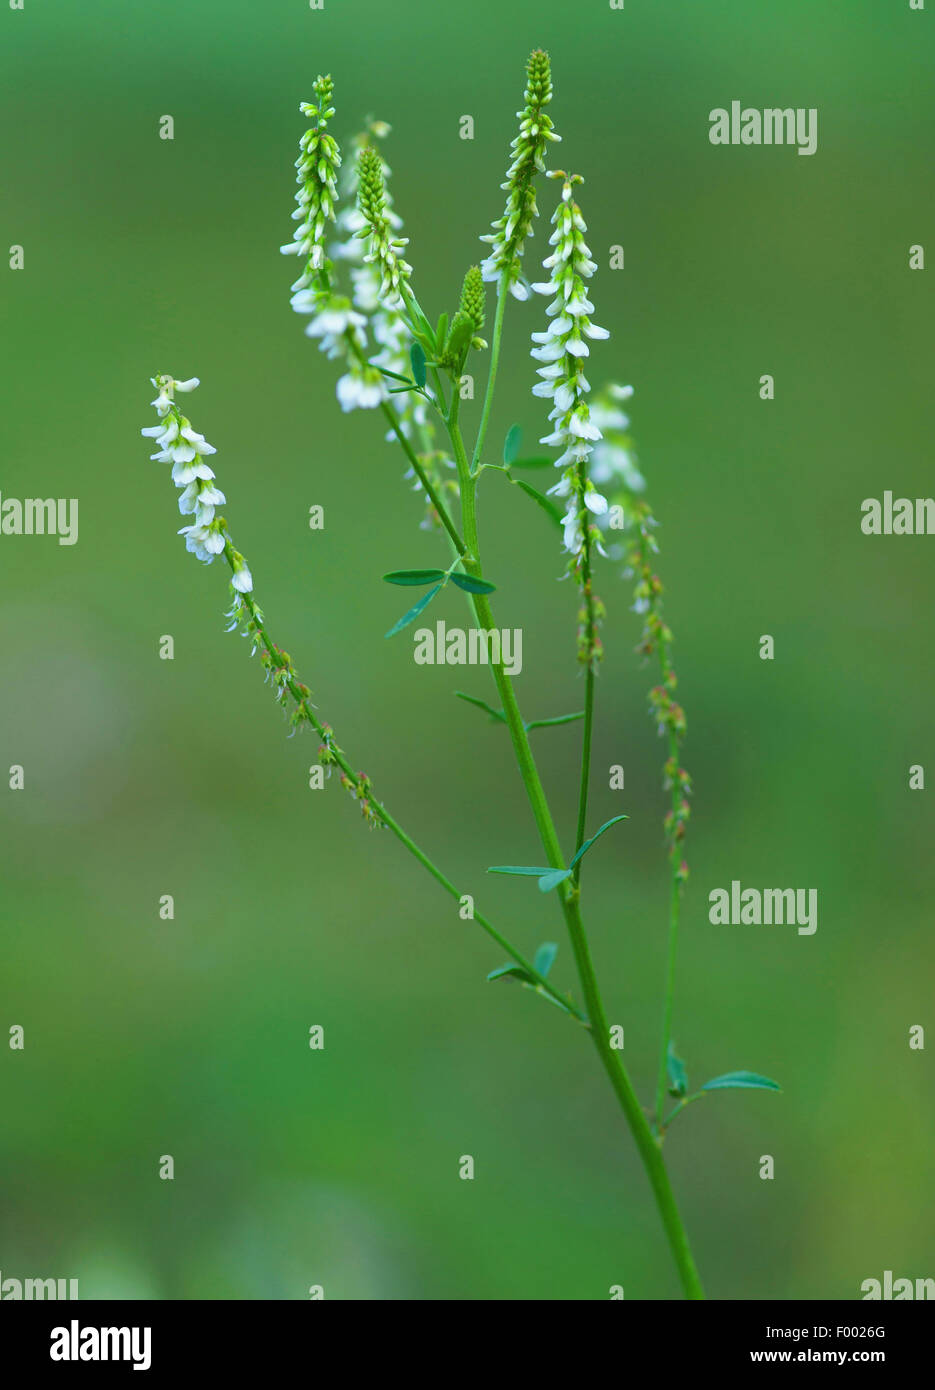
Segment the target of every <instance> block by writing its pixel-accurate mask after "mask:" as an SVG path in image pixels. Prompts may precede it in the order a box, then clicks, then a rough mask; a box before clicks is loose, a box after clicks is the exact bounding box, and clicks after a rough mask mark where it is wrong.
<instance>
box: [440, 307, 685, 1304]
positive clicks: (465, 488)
mask: <svg viewBox="0 0 935 1390" xmlns="http://www.w3.org/2000/svg"><path fill="white" fill-rule="evenodd" d="M500 288H501V296H500V300H499V302H498V306H497V318H496V324H495V327H494V335H493V340H492V344H491V349H492V357H491V378H492V377H493V374H494V371H495V363H496V353H497V351H498V349H499V340H500V332H501V331H502V326H503V299H504V296H505V283H504V282H503V281H501V286H500ZM491 398H492V389H491V383H490V382H489V381H488V389H487V396H486V399H485V403H484V410H485V417H484V418H483V419H482V422H481V424H482V428H484V429H485V428H486V423H485V419H486V416H487V415H489V407H490V400H491ZM456 402H457V393H455V400H454V401H453V402H452V408H451V412H450V415H449V422H448V424H449V434H450V436H451V442H452V447H453V449H454V453H455V461H456V463H457V467H458V474H459V479H460V483H461V503H462V528H463V532H464V541H465V545H466V547H467V552H468V553H467V555H466V556H465V557H464V560H463V563H464V567H465V569H467V570H468V571H469V572H470V573H472V574H475V575H477V576H480V575H481V573H482V571H481V564H480V559H479V554H478V551H479V547H478V539H477V508H476V495H475V494H476V488H477V476H476V473H474V472H473V471H472V469H471V467H470V466H469V464H468V461H467V454H466V450H465V447H464V440H463V438H462V436H461V430H460V426H459V423H458V409H457V404H456ZM481 444H482V437H481V436H480V435H479V436H478V445H477V446H476V447H475V450H474V457H475V459H478V458H479V457H480V446H481ZM472 600H473V604H474V611H475V614H476V616H477V620H478V622H479V623H480V625H481V626H482V627H483V628H485V629H490V628H493V627H495V622H494V616H493V612H492V610H491V607H490V602H489V600H488V598H487V595H486V594H475V595H473V596H472ZM492 672H493V678H494V681H495V683H496V686H497V691H498V693H499V695H500V700H501V703H502V706H503V712H504V715H505V716H506V721H507V724H508V726H509V729H510V737H511V739H512V743H513V751H514V754H515V756H516V761H517V764H518V766H519V771H520V776H521V777H522V779H523V785H524V786H525V788H526V795H527V797H528V798H529V804H530V806H531V808H532V813H533V817H534V819H535V822H536V826H537V829H538V831H539V837H540V839H541V841H542V846H543V849H544V850H545V853H546V856H547V858H548V862H549V864H550V865H551V866H552V867H553V868H563V867H564V860H563V857H562V851H561V846H560V844H559V839H558V834H557V832H556V830H555V824H554V822H553V820H552V813H551V811H550V809H549V804H548V800H547V798H546V795H545V791H544V789H543V786H542V781H541V779H540V777H539V771H538V768H537V767H536V761H535V758H534V757H533V753H532V749H531V747H530V745H529V738H528V736H527V733H526V726H525V724H524V722H523V717H522V715H521V713H520V709H519V704H518V702H517V700H516V695H515V694H514V691H513V684H512V681H511V680H510V678H509V676H508V675H507V674H506V671H505V670H504V669H503V664H502V663H501V662H495V663H492ZM557 891H558V894H559V898H560V901H561V906H562V912H563V914H564V917H565V922H566V925H567V927H568V934H569V937H570V939H571V945H572V951H573V953H574V957H575V964H576V966H577V970H578V977H579V980H580V981H581V988H582V991H583V994H584V998H585V1001H586V1005H587V1014H588V1018H589V1020H590V1029H589V1031H590V1034H591V1037H592V1039H593V1042H594V1046H595V1047H596V1048H597V1053H598V1056H599V1057H600V1060H601V1064H602V1066H603V1067H604V1070H605V1071H606V1073H607V1076H608V1078H609V1080H610V1083H611V1085H612V1086H613V1088H614V1093H615V1094H616V1096H617V1099H618V1101H619V1103H620V1107H621V1109H622V1110H623V1113H624V1117H625V1118H626V1121H627V1124H628V1125H629V1127H630V1132H631V1133H632V1135H633V1138H634V1140H635V1142H636V1146H637V1150H638V1151H639V1154H640V1157H641V1159H642V1160H643V1166H644V1167H645V1169H646V1173H647V1175H648V1177H649V1181H650V1185H651V1186H652V1189H653V1195H654V1196H655V1198H656V1205H657V1207H658V1208H659V1213H660V1215H661V1217H662V1222H663V1226H664V1228H665V1232H666V1235H667V1237H668V1240H669V1245H670V1247H671V1250H672V1254H673V1256H674V1259H675V1262H676V1266H677V1268H678V1272H679V1277H680V1279H681V1282H682V1288H683V1290H684V1292H685V1296H686V1297H687V1298H690V1299H702V1298H704V1289H703V1288H702V1284H701V1279H700V1276H699V1274H698V1269H697V1267H696V1265H695V1261H694V1258H693V1256H692V1252H691V1247H690V1245H689V1243H688V1236H687V1234H686V1231H685V1227H684V1224H683V1222H682V1219H681V1216H680V1215H679V1210H678V1206H677V1205H676V1201H675V1195H674V1193H673V1191H672V1185H671V1183H670V1181H669V1175H668V1172H667V1170H666V1166H665V1161H664V1159H663V1156H662V1150H661V1148H660V1144H659V1141H658V1140H657V1139H656V1137H655V1135H654V1134H653V1132H652V1130H651V1129H650V1126H649V1122H648V1120H647V1118H646V1116H645V1114H644V1113H643V1109H642V1106H641V1105H640V1102H639V1099H638V1097H637V1095H636V1092H635V1091H634V1089H633V1084H632V1082H631V1081H630V1078H629V1076H628V1074H627V1070H626V1068H625V1067H624V1065H623V1062H622V1061H621V1059H620V1055H619V1053H618V1052H617V1051H616V1049H614V1048H612V1047H611V1045H610V1029H609V1026H608V1023H607V1016H606V1013H605V1011H604V1004H603V1000H602V999H601V993H600V989H599V987H598V983H597V976H596V974H595V970H594V964H593V961H592V960H591V951H590V947H589V944H588V939H587V935H586V933H585V929H584V923H583V921H582V919H581V911H580V907H579V902H578V892H579V890H578V885H577V883H576V882H571V883H569V881H568V880H566V881H565V883H563V884H561V885H560V886H559V889H558V890H557Z"/></svg>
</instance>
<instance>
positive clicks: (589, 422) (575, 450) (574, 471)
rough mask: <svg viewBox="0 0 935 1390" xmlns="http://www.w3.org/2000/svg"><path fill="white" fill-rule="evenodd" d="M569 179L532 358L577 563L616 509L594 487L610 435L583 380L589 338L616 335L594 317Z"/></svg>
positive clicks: (589, 267)
mask: <svg viewBox="0 0 935 1390" xmlns="http://www.w3.org/2000/svg"><path fill="white" fill-rule="evenodd" d="M562 177H563V180H564V181H563V186H562V196H561V200H560V202H559V205H558V207H557V208H556V210H555V213H554V215H553V217H552V224H553V227H554V231H553V233H552V235H551V236H550V238H549V245H550V246H552V247H554V248H555V249H554V251H553V252H552V254H551V255H549V256H547V257H546V259H545V260H544V261H543V266H544V267H545V269H546V270H549V271H551V274H550V276H549V279H548V280H546V281H539V282H537V283H536V284H534V285H533V289H534V290H535V291H536V293H537V294H542V295H546V296H548V298H549V299H550V301H551V302H550V303H549V305H548V308H547V309H546V317H547V319H548V320H549V322H548V326H547V328H546V329H545V331H544V332H537V333H533V334H532V340H533V342H534V343H535V344H536V346H535V347H534V348H532V350H531V356H532V357H533V359H534V360H535V361H537V362H541V363H543V365H542V366H541V367H538V368H537V375H538V376H539V377H540V378H541V380H540V381H539V382H537V384H536V385H535V386H533V388H532V391H533V395H535V396H540V397H544V398H546V399H548V400H551V402H552V409H551V411H550V412H549V420H550V421H551V422H552V425H553V429H552V431H551V432H550V433H549V434H546V435H544V436H543V437H542V439H541V440H540V442H541V443H542V444H546V445H549V446H550V447H553V448H557V449H560V450H561V451H562V452H561V453H560V455H559V457H558V458H557V459H556V460H555V466H556V467H557V468H560V469H563V470H564V472H563V475H562V480H561V482H560V483H559V484H557V485H556V486H555V487H553V488H550V489H549V492H550V494H554V495H555V496H559V497H566V498H568V499H569V503H568V510H567V512H566V514H565V517H564V519H563V522H562V526H563V531H564V541H565V549H566V550H567V551H569V552H570V553H571V554H572V555H574V556H575V557H576V560H578V559H580V557H581V554H582V551H583V547H584V545H585V541H586V538H587V535H588V534H590V528H589V523H588V521H587V516H588V513H591V514H593V515H595V516H599V515H603V514H604V513H606V512H607V510H608V506H609V504H608V502H607V499H606V497H604V496H603V495H602V494H601V493H599V492H596V491H595V490H594V489H593V487H592V485H591V482H590V479H589V478H588V475H587V470H588V466H589V458H590V455H591V453H592V450H593V449H595V448H598V447H600V444H601V443H602V440H603V435H602V432H601V427H600V421H599V418H597V417H596V416H592V414H591V411H590V409H589V407H588V402H587V396H588V394H589V392H590V389H591V388H590V385H589V383H588V380H587V378H586V376H585V375H584V360H585V358H587V357H588V356H589V355H590V349H589V348H588V345H587V343H586V342H585V339H586V338H587V339H590V340H592V341H593V340H595V339H602V338H607V337H609V336H610V335H609V334H608V332H607V330H606V329H605V328H600V327H598V325H597V324H593V323H591V321H590V319H589V317H588V315H589V314H591V313H592V312H593V309H594V306H593V304H592V303H591V301H590V299H589V298H588V296H587V293H586V292H585V288H584V280H585V279H586V278H588V277H589V276H591V275H593V273H594V271H595V269H596V266H595V264H594V262H593V261H592V260H591V253H590V251H589V250H588V247H587V245H586V244H585V241H584V232H585V231H586V230H587V228H586V225H585V221H584V218H583V217H582V216H581V212H580V210H579V208H578V207H577V205H576V203H575V202H574V201H573V198H572V187H573V184H574V183H575V182H577V181H578V180H577V179H575V178H574V177H565V176H562ZM586 528H588V530H587V531H586Z"/></svg>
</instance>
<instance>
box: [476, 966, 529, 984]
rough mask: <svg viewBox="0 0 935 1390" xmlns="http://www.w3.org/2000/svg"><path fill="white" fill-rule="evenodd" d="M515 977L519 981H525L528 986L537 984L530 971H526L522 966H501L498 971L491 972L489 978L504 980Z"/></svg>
mask: <svg viewBox="0 0 935 1390" xmlns="http://www.w3.org/2000/svg"><path fill="white" fill-rule="evenodd" d="M509 975H512V976H514V977H515V978H516V979H517V980H525V981H526V983H527V984H530V985H533V984H535V980H534V979H533V977H532V976H531V975H530V973H529V971H528V970H524V969H523V967H522V966H521V965H499V966H498V967H497V969H496V970H491V972H490V974H489V975H488V976H487V979H488V980H502V979H503V978H504V976H509Z"/></svg>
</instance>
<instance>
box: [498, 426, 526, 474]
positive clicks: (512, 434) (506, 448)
mask: <svg viewBox="0 0 935 1390" xmlns="http://www.w3.org/2000/svg"><path fill="white" fill-rule="evenodd" d="M522 437H523V431H522V430H521V429H520V427H519V425H511V426H510V428H509V429H508V430H507V432H506V439H505V440H504V441H503V462H504V463H505V464H506V466H507V468H509V466H510V464H511V463H513V461H514V460H515V458H516V456H517V454H518V453H519V446H520V441H521V439H522Z"/></svg>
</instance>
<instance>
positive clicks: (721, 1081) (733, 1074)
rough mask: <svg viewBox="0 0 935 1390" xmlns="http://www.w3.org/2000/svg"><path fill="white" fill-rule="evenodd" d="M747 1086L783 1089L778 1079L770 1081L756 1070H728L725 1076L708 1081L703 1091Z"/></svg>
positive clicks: (767, 1089) (753, 1088) (770, 1089)
mask: <svg viewBox="0 0 935 1390" xmlns="http://www.w3.org/2000/svg"><path fill="white" fill-rule="evenodd" d="M735 1086H736V1087H746V1088H748V1089H752V1090H759V1091H781V1090H782V1087H781V1086H780V1084H779V1082H778V1081H770V1079H769V1077H768V1076H758V1075H757V1073H756V1072H755V1071H726V1072H725V1073H724V1075H723V1076H715V1077H714V1079H713V1080H712V1081H706V1082H705V1084H704V1085H703V1086H702V1088H701V1089H702V1090H703V1091H726V1090H728V1089H730V1088H731V1087H735Z"/></svg>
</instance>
